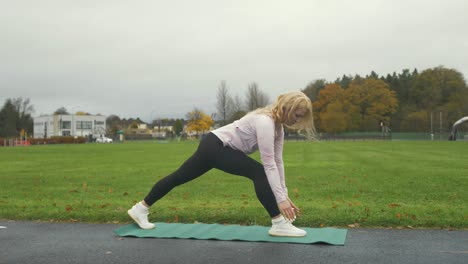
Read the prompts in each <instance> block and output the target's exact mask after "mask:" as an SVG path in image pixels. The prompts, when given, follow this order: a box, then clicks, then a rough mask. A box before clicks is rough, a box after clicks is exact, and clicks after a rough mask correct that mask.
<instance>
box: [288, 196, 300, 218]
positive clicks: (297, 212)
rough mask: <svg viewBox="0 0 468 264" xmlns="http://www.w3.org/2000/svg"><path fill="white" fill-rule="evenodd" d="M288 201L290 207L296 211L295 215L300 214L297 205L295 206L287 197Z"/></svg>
mask: <svg viewBox="0 0 468 264" xmlns="http://www.w3.org/2000/svg"><path fill="white" fill-rule="evenodd" d="M288 201H289V203H290V204H291V206H292V208H293V209H294V212H295V213H296V215H297V216H301V210H300V209H299V207H297V206H296V205H295V204H294V203H293V201H291V199H289V197H288Z"/></svg>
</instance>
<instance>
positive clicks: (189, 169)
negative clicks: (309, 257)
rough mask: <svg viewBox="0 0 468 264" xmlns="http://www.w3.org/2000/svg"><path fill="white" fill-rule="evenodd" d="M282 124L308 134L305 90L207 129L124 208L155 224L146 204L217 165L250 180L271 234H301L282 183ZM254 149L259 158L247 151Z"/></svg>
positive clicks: (311, 130)
mask: <svg viewBox="0 0 468 264" xmlns="http://www.w3.org/2000/svg"><path fill="white" fill-rule="evenodd" d="M283 127H287V128H292V129H299V130H303V131H305V132H306V133H307V134H308V135H309V136H313V134H314V122H313V116H312V103H311V101H310V99H309V98H308V97H307V96H306V95H305V94H304V93H302V92H298V91H293V92H288V93H285V94H282V95H280V96H279V97H278V99H277V100H276V102H275V103H273V104H272V105H270V106H267V107H265V108H259V109H257V110H255V111H253V112H250V113H248V114H247V115H246V116H244V117H243V118H241V119H239V120H237V121H234V122H233V123H231V124H228V125H226V126H223V127H221V128H218V129H216V130H213V131H211V132H210V133H209V134H208V135H207V136H206V137H204V138H203V139H202V140H201V141H200V144H199V146H198V149H197V150H196V152H195V153H194V154H193V155H192V156H191V157H190V158H189V159H188V160H187V161H185V162H184V163H183V164H182V165H181V167H180V168H179V169H177V170H176V171H175V172H173V173H172V174H170V175H168V176H167V177H165V178H163V179H161V180H160V181H158V182H157V183H156V184H155V185H154V187H153V188H152V189H151V191H150V192H149V193H148V195H147V196H146V197H145V198H144V199H143V200H142V201H141V202H138V203H137V204H135V205H134V206H133V207H132V208H131V209H130V210H128V214H129V215H130V217H131V218H132V219H133V220H134V221H135V222H136V223H137V224H138V225H139V226H140V227H141V228H143V229H151V228H154V227H155V225H154V224H153V223H150V222H149V221H148V209H149V207H150V206H152V205H153V204H154V203H155V202H156V201H158V200H159V199H161V198H162V197H164V196H165V195H166V194H167V193H168V192H169V191H171V190H172V189H173V188H174V187H176V186H178V185H181V184H184V183H187V182H189V181H191V180H193V179H195V178H197V177H199V176H201V175H203V174H204V173H206V172H207V171H209V170H211V169H213V168H216V169H219V170H222V171H224V172H227V173H230V174H235V175H240V176H245V177H247V178H249V179H251V180H252V181H253V183H254V186H255V193H256V194H257V198H258V200H259V201H260V203H261V204H262V205H263V207H264V208H265V209H266V210H267V212H268V214H269V215H270V217H271V222H272V227H271V229H270V230H269V232H268V233H269V234H270V235H272V236H293V237H300V236H305V235H306V232H305V231H304V230H302V229H299V228H296V227H295V226H293V225H292V222H293V221H294V220H295V219H296V213H298V212H299V208H298V207H297V206H296V205H295V204H294V203H293V202H292V201H291V199H290V198H289V196H288V189H287V188H286V183H285V175H284V165H283V142H284V128H283ZM257 149H258V150H259V151H260V157H261V161H262V163H263V164H262V163H259V162H258V161H256V160H254V159H252V158H250V157H249V156H247V154H250V153H253V152H254V151H256V150H257Z"/></svg>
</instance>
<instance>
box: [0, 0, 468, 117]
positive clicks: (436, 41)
mask: <svg viewBox="0 0 468 264" xmlns="http://www.w3.org/2000/svg"><path fill="white" fill-rule="evenodd" d="M0 3H1V6H0V91H1V93H0V103H1V104H2V105H3V103H4V102H5V99H6V98H16V97H24V98H30V99H31V102H32V104H33V105H34V107H35V110H36V111H35V113H34V115H33V116H38V115H40V114H51V113H52V112H54V111H55V110H56V109H58V108H59V107H61V106H64V107H65V108H67V109H68V110H69V112H76V111H86V112H90V113H93V114H97V113H101V114H104V115H110V114H117V115H119V116H120V117H122V118H128V117H134V118H136V117H140V118H142V119H143V120H146V121H149V120H150V119H151V118H165V117H174V118H177V117H184V116H185V114H186V113H187V112H189V111H191V110H192V109H193V108H194V107H198V108H200V109H202V110H203V111H205V112H206V113H208V114H211V113H214V112H216V110H215V109H216V108H215V103H216V91H217V87H218V85H219V83H220V81H221V80H225V81H226V82H227V85H228V87H229V88H230V91H231V93H232V94H233V95H235V94H238V95H239V96H244V93H245V90H246V88H247V85H248V84H249V83H251V82H256V83H257V84H258V85H259V88H260V89H261V90H262V91H264V92H265V93H267V94H268V95H269V97H270V98H271V99H272V100H274V99H275V98H276V96H277V95H278V94H280V93H282V92H285V91H288V90H299V89H303V88H304V87H305V86H306V85H307V84H308V83H309V82H311V81H313V80H315V79H321V78H324V79H326V80H327V81H334V80H335V79H336V78H338V77H341V76H342V75H343V74H347V75H355V74H360V75H362V76H365V75H366V74H369V73H370V71H372V70H374V71H375V72H377V73H378V74H380V75H383V74H385V75H386V74H387V73H392V72H394V71H396V72H397V73H399V72H401V71H402V70H403V69H406V68H409V69H411V70H412V69H414V68H417V69H418V70H420V71H421V70H423V69H427V68H432V67H436V66H439V65H443V66H445V67H447V68H454V69H456V70H458V71H460V72H461V73H462V74H463V75H464V76H465V78H466V77H467V76H468V15H467V11H468V1H466V0H419V1H415V0H413V1H412V0H385V1H381V0H349V1H347V0H341V1H338V0H303V1H294V0H288V1H276V0H267V1H257V0H246V1H244V0H236V1H223V0H212V1H205V0H196V1H194V0H185V1H177V0H173V1H167V0H165V1H158V0H152V1H141V0H140V1H138V0H137V1H130V0H128V1H123V0H101V1H100V0H91V1H85V0H79V1H76V0H73V1H67V0H53V1H52V0H41V1H37V0H31V1H22V0H14V1H7V0H5V1H3V0H0Z"/></svg>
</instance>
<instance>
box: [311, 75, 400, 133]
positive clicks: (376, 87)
mask: <svg viewBox="0 0 468 264" xmlns="http://www.w3.org/2000/svg"><path fill="white" fill-rule="evenodd" d="M313 104H314V110H315V113H314V115H315V116H314V117H315V120H316V124H317V128H318V129H320V130H322V131H324V132H327V133H339V132H343V131H351V130H352V131H356V130H361V131H369V130H370V131H372V130H375V129H376V128H378V127H379V124H380V122H381V121H384V122H388V121H389V120H390V116H391V114H392V113H394V112H395V111H396V110H397V107H398V100H397V98H396V94H395V92H394V91H391V90H390V89H389V87H388V85H387V84H386V83H385V82H383V81H381V80H377V79H374V78H368V79H364V80H359V81H353V82H352V83H351V84H350V86H349V88H347V89H343V88H342V87H341V86H340V85H338V84H329V85H327V86H325V88H323V89H322V90H321V91H320V93H319V95H318V97H317V100H316V101H315V102H314V103H313Z"/></svg>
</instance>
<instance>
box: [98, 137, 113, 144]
mask: <svg viewBox="0 0 468 264" xmlns="http://www.w3.org/2000/svg"><path fill="white" fill-rule="evenodd" d="M96 143H112V138H108V137H98V138H96Z"/></svg>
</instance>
